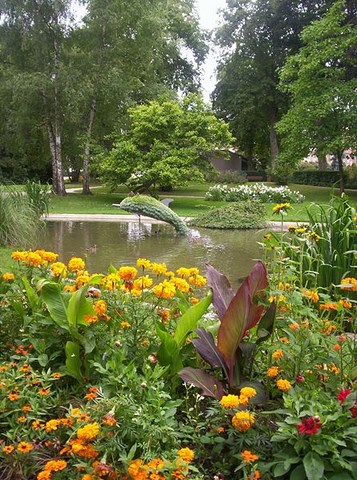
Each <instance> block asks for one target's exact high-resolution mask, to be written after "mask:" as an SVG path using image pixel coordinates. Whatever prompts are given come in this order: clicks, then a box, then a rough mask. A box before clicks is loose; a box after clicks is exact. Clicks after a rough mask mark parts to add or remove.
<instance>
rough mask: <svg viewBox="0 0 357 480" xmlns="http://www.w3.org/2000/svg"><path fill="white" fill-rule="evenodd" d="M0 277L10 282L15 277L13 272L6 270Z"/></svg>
mask: <svg viewBox="0 0 357 480" xmlns="http://www.w3.org/2000/svg"><path fill="white" fill-rule="evenodd" d="M2 278H3V280H5V282H10V281H11V280H14V279H15V275H14V274H13V273H10V272H6V273H4V274H3V276H2Z"/></svg>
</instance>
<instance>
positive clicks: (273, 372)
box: [267, 366, 279, 378]
mask: <svg viewBox="0 0 357 480" xmlns="http://www.w3.org/2000/svg"><path fill="white" fill-rule="evenodd" d="M278 374H279V367H275V366H273V367H269V368H268V370H267V376H268V377H269V378H275V377H277V376H278Z"/></svg>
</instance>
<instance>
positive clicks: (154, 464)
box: [146, 458, 164, 470]
mask: <svg viewBox="0 0 357 480" xmlns="http://www.w3.org/2000/svg"><path fill="white" fill-rule="evenodd" d="M146 466H147V468H148V469H150V470H160V468H164V462H163V461H162V459H161V458H153V459H152V460H150V462H149V463H147V464H146Z"/></svg>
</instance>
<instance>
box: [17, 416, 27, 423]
mask: <svg viewBox="0 0 357 480" xmlns="http://www.w3.org/2000/svg"><path fill="white" fill-rule="evenodd" d="M26 420H27V417H25V416H24V415H21V417H18V418H17V421H18V422H20V423H25V422H26Z"/></svg>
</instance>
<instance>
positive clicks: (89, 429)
mask: <svg viewBox="0 0 357 480" xmlns="http://www.w3.org/2000/svg"><path fill="white" fill-rule="evenodd" d="M99 430H100V426H99V425H98V423H96V422H94V423H88V425H85V426H84V427H82V428H80V429H79V430H78V431H77V438H79V439H80V440H84V441H85V442H91V441H92V440H94V439H95V438H96V437H97V435H98V433H99Z"/></svg>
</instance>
